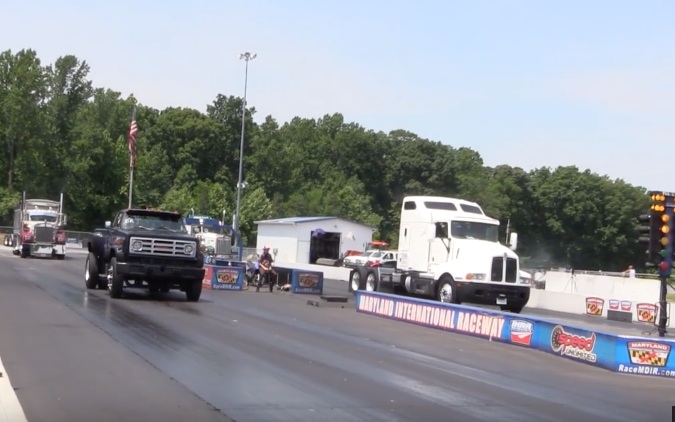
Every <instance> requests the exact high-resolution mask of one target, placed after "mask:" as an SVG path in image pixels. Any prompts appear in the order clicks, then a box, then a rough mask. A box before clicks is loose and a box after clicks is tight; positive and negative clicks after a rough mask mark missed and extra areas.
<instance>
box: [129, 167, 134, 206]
mask: <svg viewBox="0 0 675 422" xmlns="http://www.w3.org/2000/svg"><path fill="white" fill-rule="evenodd" d="M132 161H133V159H132V158H131V157H129V208H131V202H132V200H131V198H132V197H133V193H134V165H133V162H132Z"/></svg>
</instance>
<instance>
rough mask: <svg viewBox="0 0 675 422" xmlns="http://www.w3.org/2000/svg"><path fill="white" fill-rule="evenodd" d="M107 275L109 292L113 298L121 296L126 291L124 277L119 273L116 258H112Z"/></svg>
mask: <svg viewBox="0 0 675 422" xmlns="http://www.w3.org/2000/svg"><path fill="white" fill-rule="evenodd" d="M106 275H107V276H108V294H109V295H110V297H111V298H112V299H119V298H121V297H122V293H123V291H124V279H123V278H122V277H121V276H120V275H119V274H118V273H117V259H116V258H110V263H109V264H108V271H107V274H106Z"/></svg>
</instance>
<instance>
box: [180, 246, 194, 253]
mask: <svg viewBox="0 0 675 422" xmlns="http://www.w3.org/2000/svg"><path fill="white" fill-rule="evenodd" d="M183 250H184V251H185V255H192V254H193V253H194V251H195V247H194V246H192V245H185V248H184V249H183Z"/></svg>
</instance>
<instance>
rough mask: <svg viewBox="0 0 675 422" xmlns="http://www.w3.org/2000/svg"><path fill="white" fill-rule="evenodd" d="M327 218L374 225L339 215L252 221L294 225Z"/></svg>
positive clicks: (361, 224)
mask: <svg viewBox="0 0 675 422" xmlns="http://www.w3.org/2000/svg"><path fill="white" fill-rule="evenodd" d="M327 220H342V221H348V222H350V223H353V224H358V225H360V226H364V227H368V228H370V229H373V230H374V227H370V226H369V225H367V224H363V223H358V222H356V221H351V220H347V219H346V218H340V217H287V218H273V219H271V220H258V221H254V223H255V224H288V225H294V224H303V223H312V222H319V221H327Z"/></svg>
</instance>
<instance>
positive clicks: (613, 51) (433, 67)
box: [0, 0, 675, 191]
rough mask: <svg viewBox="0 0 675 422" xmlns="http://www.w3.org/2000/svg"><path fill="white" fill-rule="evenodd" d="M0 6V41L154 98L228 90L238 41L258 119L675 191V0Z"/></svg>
mask: <svg viewBox="0 0 675 422" xmlns="http://www.w3.org/2000/svg"><path fill="white" fill-rule="evenodd" d="M0 18H2V25H0V49H2V50H6V49H8V48H10V49H12V50H19V49H21V48H33V49H35V50H37V52H38V54H39V55H40V57H41V58H42V59H43V60H44V61H46V62H52V61H54V60H55V59H56V58H57V57H58V56H60V55H65V54H74V55H76V56H78V57H79V58H81V59H85V60H87V61H88V62H89V63H90V65H91V67H92V71H91V78H92V79H93V81H94V83H95V85H97V86H105V87H110V88H113V89H115V90H118V91H121V92H122V93H123V95H125V96H126V95H129V94H131V93H133V94H134V95H135V96H136V97H137V98H138V99H139V101H140V102H141V103H143V104H147V105H150V106H153V107H156V108H160V109H161V108H164V107H167V106H183V107H193V108H197V109H200V110H205V108H206V105H207V104H208V103H210V102H211V101H212V100H213V99H214V98H215V96H216V94H217V93H223V94H226V95H239V96H241V95H242V94H243V82H244V78H243V77H244V65H243V62H240V61H239V54H240V53H241V52H244V51H251V52H255V53H257V54H258V58H257V59H255V60H254V61H253V62H251V65H250V72H249V105H253V106H255V107H256V108H257V110H258V115H257V120H261V119H262V118H264V116H266V115H269V114H271V115H273V116H274V117H275V118H277V119H278V120H279V121H282V122H283V121H287V120H289V119H291V118H292V117H294V116H301V117H321V116H323V115H324V114H327V113H334V112H340V113H343V114H344V115H345V118H346V119H347V120H349V121H356V122H358V123H360V124H362V125H364V126H366V127H367V128H369V129H375V130H383V131H390V130H393V129H398V128H402V129H406V130H410V131H412V132H415V133H417V134H419V135H420V136H423V137H426V138H430V139H432V140H438V141H441V142H444V143H447V144H450V145H453V146H455V147H460V146H467V147H471V148H473V149H475V150H477V151H479V152H480V154H481V155H482V156H483V158H484V160H485V163H486V164H488V165H497V164H509V165H513V166H520V167H523V168H525V169H528V170H529V169H532V168H537V167H541V166H558V165H577V166H579V167H580V168H582V169H586V168H590V169H591V170H592V171H594V172H598V173H600V174H608V175H609V176H610V177H612V178H622V179H625V180H626V181H628V182H630V183H632V184H636V185H641V186H644V187H646V188H649V189H666V190H671V191H675V169H673V170H670V169H668V168H666V169H663V168H664V165H665V166H669V165H670V163H671V162H670V160H669V159H672V158H671V157H675V2H673V1H666V0H663V1H656V0H655V1H649V0H646V1H641V2H637V1H623V0H612V1H610V0H606V1H604V0H586V1H576V0H568V1H565V2H559V1H544V0H542V1H534V0H532V1H519V0H510V1H506V0H493V1H478V0H474V1H471V2H468V1H462V2H460V1H450V0H447V1H438V2H436V1H430V0H428V1H423V0H419V1H412V0H411V1H401V0H389V1H384V0H362V1H350V0H345V1H342V2H328V1H325V2H324V1H309V0H304V1H300V0H295V1H293V0H277V1H272V0H268V1H261V0H257V1H256V0H249V1H237V2H233V1H227V0H220V1H216V0H211V1H209V0H194V1H191V2H171V1H157V0H146V1H127V0H120V1H115V2H112V1H108V2H103V1H101V2H93V1H86V2H85V1H79V0H64V1H62V2H55V1H46V0H41V1H40V0H23V1H21V2H19V1H12V0H0ZM650 144H653V145H655V146H658V149H657V148H654V149H652V151H653V152H652V153H651V155H647V154H646V153H643V152H642V151H647V148H646V147H647V146H648V145H650ZM666 160H668V161H666ZM658 163H665V164H660V166H661V167H659V164H658Z"/></svg>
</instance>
